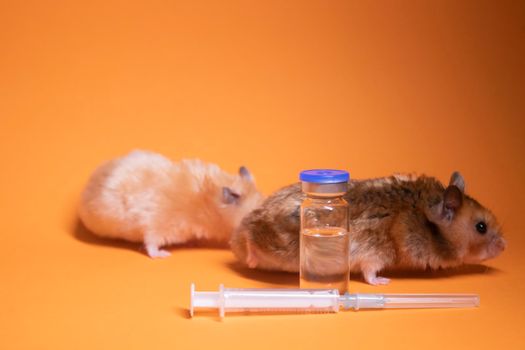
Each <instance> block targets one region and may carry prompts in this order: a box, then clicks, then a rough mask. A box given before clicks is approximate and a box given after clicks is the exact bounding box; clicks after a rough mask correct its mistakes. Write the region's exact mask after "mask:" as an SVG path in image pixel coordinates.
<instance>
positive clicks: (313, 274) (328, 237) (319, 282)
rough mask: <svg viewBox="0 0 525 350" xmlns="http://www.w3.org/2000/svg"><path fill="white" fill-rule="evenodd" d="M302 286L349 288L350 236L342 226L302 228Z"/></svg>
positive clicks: (344, 290) (342, 290)
mask: <svg viewBox="0 0 525 350" xmlns="http://www.w3.org/2000/svg"><path fill="white" fill-rule="evenodd" d="M301 235H302V236H301V253H300V258H301V265H300V286H301V288H323V289H328V288H329V289H338V290H339V293H345V292H346V291H347V290H348V279H349V272H350V271H349V264H348V250H349V248H350V247H349V236H348V232H347V231H346V230H345V229H343V228H341V227H326V228H315V229H303V231H302V232H301Z"/></svg>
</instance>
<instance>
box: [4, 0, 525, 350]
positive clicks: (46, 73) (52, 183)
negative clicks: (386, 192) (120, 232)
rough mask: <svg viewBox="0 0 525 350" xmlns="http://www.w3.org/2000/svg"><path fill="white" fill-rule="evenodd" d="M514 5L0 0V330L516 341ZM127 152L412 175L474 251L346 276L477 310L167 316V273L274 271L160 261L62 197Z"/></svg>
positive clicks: (111, 342)
mask: <svg viewBox="0 0 525 350" xmlns="http://www.w3.org/2000/svg"><path fill="white" fill-rule="evenodd" d="M524 4H525V3H524V2H520V1H428V2H425V1H382V2H381V1H373V2H361V1H359V2H347V1H258V2H256V1H200V0H199V1H188V2H178V1H156V0H149V1H142V2H132V1H83V2H80V1H70V2H66V1H63V2H62V1H47V2H46V1H5V0H2V1H0V157H1V160H2V168H1V171H0V208H1V220H0V231H1V240H2V252H1V253H0V271H1V275H0V278H1V279H0V281H1V282H0V283H1V284H0V303H1V304H0V348H2V349H19V348H24V349H30V348H33V349H44V348H47V349H72V348H75V349H83V348H86V349H87V348H92V349H103V348H106V349H119V348H125V349H146V348H148V349H160V348H167V349H168V348H169V349H202V348H204V347H208V348H211V349H222V348H224V349H236V348H243V349H246V348H247V349H272V348H279V347H282V348H288V347H301V348H303V349H319V348H321V347H322V348H326V349H328V348H335V347H344V348H374V347H375V348H381V349H385V348H392V349H393V348H406V347H416V346H417V347H421V348H427V349H432V348H439V349H442V348H461V349H464V348H480V349H489V348H490V349H493V348H495V347H498V348H503V347H504V348H516V349H517V348H521V349H523V348H525V334H524V330H523V326H524V321H525V313H524V311H525V306H523V305H524V301H523V297H524V292H525V287H524V282H523V278H524V270H525V268H524V266H525V257H524V253H525V250H524V243H525V239H524V238H523V236H524V233H525V232H524V229H525V225H524V221H523V219H522V217H523V215H524V214H523V213H524V209H525V208H524V204H523V203H524V202H525V198H524V195H525V186H524V184H523V180H524V179H525V176H524V175H525V166H524V162H523V161H524V157H523V151H524V150H525V147H524V146H525V139H524V136H525V123H524V121H523V117H524V112H525V88H524V86H525V69H524V68H525V67H524V63H525V58H524V57H525V56H524V53H525V25H524V23H525V6H524ZM134 148H143V149H150V150H155V151H158V152H161V153H163V154H165V155H167V156H169V157H171V158H173V159H180V158H188V157H199V158H202V159H204V160H207V161H212V162H215V163H218V164H220V165H221V166H222V167H223V168H224V169H226V170H228V171H231V172H233V171H235V170H236V169H237V167H238V166H239V165H241V164H244V165H246V166H248V167H249V168H250V169H251V170H252V172H253V173H254V174H255V176H256V178H257V180H258V184H259V186H260V188H261V189H262V191H263V192H264V193H266V194H270V193H271V192H272V191H274V190H275V189H277V188H279V187H280V186H282V185H285V184H288V183H290V182H292V181H295V180H296V179H297V173H298V172H299V171H300V170H301V169H304V168H310V167H335V168H345V169H349V170H350V171H351V173H352V176H353V177H355V178H365V177H375V176H383V175H388V174H390V173H392V172H395V171H416V172H420V173H422V172H424V173H426V174H429V175H434V176H436V177H438V178H439V179H441V180H442V181H447V180H448V177H449V175H450V173H451V172H452V171H453V170H456V169H458V170H460V171H462V173H463V175H464V176H465V178H466V182H467V191H468V192H469V193H470V194H472V195H473V196H474V197H476V198H477V199H478V200H480V201H481V202H482V203H484V204H485V205H487V206H488V207H490V208H491V209H492V210H493V211H494V212H495V214H496V215H497V216H498V217H499V220H500V221H501V222H502V224H503V226H504V231H505V235H506V237H507V240H508V249H507V251H505V252H504V254H503V255H502V256H501V257H499V258H497V259H495V260H492V261H489V262H487V263H486V264H485V265H484V266H481V267H474V268H468V269H461V270H457V271H453V272H438V273H433V274H431V273H414V274H407V275H398V276H393V281H392V282H391V284H390V285H389V286H384V287H372V286H368V285H366V284H364V283H363V282H362V281H360V280H354V281H352V282H351V285H350V287H351V289H352V290H353V291H359V292H411V293H415V292H434V293H439V292H458V293H460V292H472V293H479V294H480V296H481V307H480V308H479V309H464V310H388V311H359V312H344V313H339V314H336V315H334V314H329V315H280V316H232V317H229V318H227V319H226V320H224V321H223V322H219V321H218V320H217V317H215V316H212V315H207V316H201V317H197V318H194V319H189V318H188V314H187V307H188V304H189V285H190V282H192V281H195V282H196V283H197V288H198V289H204V290H206V289H216V288H217V287H218V284H219V283H224V284H225V285H226V286H230V287H294V286H296V285H297V276H295V275H290V274H281V273H268V272H259V271H248V270H246V269H244V268H241V267H239V266H238V265H237V264H236V262H235V258H234V257H233V255H232V254H231V252H229V251H228V250H220V249H209V248H191V247H185V248H173V255H172V256H171V257H170V258H168V259H165V260H157V261H154V260H151V259H149V258H147V257H146V256H145V255H144V254H143V253H142V252H141V251H140V249H139V247H137V246H136V245H132V244H126V243H114V242H107V241H104V240H100V239H96V238H94V237H92V236H91V235H90V234H89V233H86V232H84V231H83V230H81V229H80V228H79V227H78V224H77V221H76V218H75V207H76V204H77V201H78V197H79V193H80V191H81V189H82V186H83V185H84V184H85V181H86V180H87V178H88V176H89V174H90V173H91V172H92V171H93V169H94V168H95V167H96V166H97V165H98V164H100V163H101V162H102V161H104V160H106V159H108V158H112V157H115V156H117V155H121V154H123V153H126V152H128V151H129V150H131V149H134Z"/></svg>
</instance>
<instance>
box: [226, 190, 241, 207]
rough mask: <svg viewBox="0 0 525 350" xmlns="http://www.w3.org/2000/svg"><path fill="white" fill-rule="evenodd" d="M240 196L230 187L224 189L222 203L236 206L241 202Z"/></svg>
mask: <svg viewBox="0 0 525 350" xmlns="http://www.w3.org/2000/svg"><path fill="white" fill-rule="evenodd" d="M240 197H241V195H240V194H238V193H236V192H234V191H233V190H232V189H231V188H229V187H223V188H222V202H223V203H224V204H234V203H238V202H239V198H240Z"/></svg>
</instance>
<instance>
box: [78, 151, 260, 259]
mask: <svg viewBox="0 0 525 350" xmlns="http://www.w3.org/2000/svg"><path fill="white" fill-rule="evenodd" d="M262 200H263V197H262V195H261V194H260V192H259V191H258V190H257V188H256V186H255V183H254V180H253V177H252V176H251V174H250V173H249V171H248V170H247V169H246V168H245V167H241V168H240V169H239V174H238V175H231V174H228V173H226V172H224V171H223V170H221V169H220V168H219V167H218V166H217V165H215V164H210V163H205V162H203V161H201V160H198V159H192V160H182V161H180V162H177V163H176V162H172V161H171V160H169V159H167V158H165V157H164V156H162V155H160V154H156V153H153V152H146V151H133V152H131V153H129V154H128V155H126V156H123V157H121V158H117V159H114V160H111V161H109V162H107V163H105V164H103V165H101V166H100V167H99V168H98V169H96V170H95V172H94V173H93V175H92V176H91V178H90V179H89V181H88V184H87V185H86V187H85V189H84V191H83V193H82V197H81V201H80V207H79V217H80V219H81V220H82V222H83V223H84V225H85V226H86V227H87V228H88V229H89V230H90V231H92V232H93V233H95V234H97V235H99V236H104V237H111V238H119V239H124V240H128V241H134V242H142V243H143V244H144V246H145V249H146V252H147V254H148V255H149V256H150V257H152V258H161V257H166V256H169V255H170V253H169V252H168V251H166V250H163V249H160V247H162V246H165V245H169V244H178V243H185V242H188V241H190V240H210V241H215V242H219V243H227V242H228V240H229V239H230V237H231V234H232V232H233V231H234V229H235V228H236V227H237V226H238V225H239V223H240V221H241V219H242V217H243V216H245V215H246V214H247V213H248V212H250V211H251V210H252V209H254V208H255V207H256V206H257V205H258V204H260V202H261V201H262Z"/></svg>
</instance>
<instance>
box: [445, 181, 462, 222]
mask: <svg viewBox="0 0 525 350" xmlns="http://www.w3.org/2000/svg"><path fill="white" fill-rule="evenodd" d="M462 204H463V193H462V192H461V191H460V189H459V188H458V187H457V186H456V185H450V186H448V187H447V189H446V190H445V193H443V213H442V214H443V217H444V218H446V219H447V220H452V219H453V218H454V215H455V214H456V212H457V211H458V210H459V208H461V205H462Z"/></svg>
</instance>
